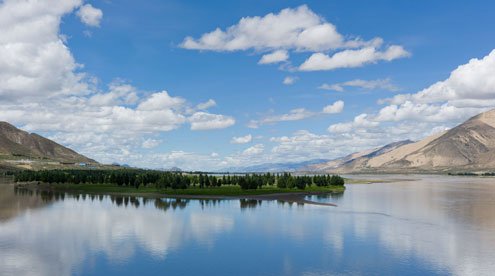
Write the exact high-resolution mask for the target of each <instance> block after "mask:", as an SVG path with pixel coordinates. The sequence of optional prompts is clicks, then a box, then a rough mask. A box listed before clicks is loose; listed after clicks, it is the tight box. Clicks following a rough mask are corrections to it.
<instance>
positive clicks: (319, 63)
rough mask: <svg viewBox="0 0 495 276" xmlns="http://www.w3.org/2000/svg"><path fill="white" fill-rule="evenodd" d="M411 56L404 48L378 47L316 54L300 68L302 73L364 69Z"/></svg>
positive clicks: (393, 46) (394, 46) (396, 46)
mask: <svg viewBox="0 0 495 276" xmlns="http://www.w3.org/2000/svg"><path fill="white" fill-rule="evenodd" d="M408 56H410V53H409V52H408V51H406V50H405V49H404V48H403V47H402V46H399V45H392V46H389V47H387V48H386V49H385V50H384V51H380V50H379V49H377V48H376V47H365V48H361V49H357V50H344V51H341V52H337V53H335V54H333V55H332V56H329V55H327V54H324V53H314V54H312V55H311V56H310V57H309V58H308V59H307V60H306V61H304V62H303V64H301V65H300V66H299V70H301V71H322V70H335V69H338V68H354V67H362V66H364V65H366V64H370V63H377V62H378V61H392V60H394V59H398V58H404V57H408Z"/></svg>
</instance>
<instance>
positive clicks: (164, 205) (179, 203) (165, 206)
mask: <svg viewBox="0 0 495 276" xmlns="http://www.w3.org/2000/svg"><path fill="white" fill-rule="evenodd" d="M187 204H189V200H188V199H180V198H175V199H170V198H164V199H160V198H157V199H155V207H156V208H157V209H161V210H163V211H167V210H169V209H172V210H175V209H177V208H179V209H184V208H186V206H187Z"/></svg>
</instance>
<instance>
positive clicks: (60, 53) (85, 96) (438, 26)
mask: <svg viewBox="0 0 495 276" xmlns="http://www.w3.org/2000/svg"><path fill="white" fill-rule="evenodd" d="M61 3H63V4H61ZM494 8H495V3H493V2H492V1H477V2H476V4H474V3H472V2H466V1H414V2H413V1H407V2H405V1H373V2H371V1H243V2H238V1H158V0H156V1H140V2H139V3H137V2H136V1H81V0H66V1H61V2H60V1H55V0H42V1H38V2H32V1H13V0H6V1H2V2H0V18H3V19H0V31H1V32H2V33H4V35H3V38H0V59H3V60H4V62H1V61H0V105H1V107H2V108H1V110H2V111H0V120H6V121H9V122H11V123H13V124H15V125H16V126H18V127H21V128H23V129H26V130H28V131H32V132H37V133H41V134H43V135H46V136H48V137H50V138H52V139H54V140H56V141H58V142H60V143H62V144H64V145H66V146H69V147H72V148H74V149H76V150H78V151H80V152H82V153H84V154H86V155H88V156H89V157H93V158H96V159H97V160H98V161H101V162H107V163H111V162H119V163H128V164H131V165H135V166H142V167H153V168H167V167H172V166H179V167H181V168H185V169H220V168H223V167H232V166H241V165H251V164H258V163H264V162H282V161H283V162H287V161H302V160H309V159H315V158H326V159H331V158H335V157H339V156H341V155H344V154H348V153H351V152H354V151H358V150H363V149H367V148H372V147H376V146H379V145H382V144H386V143H389V142H393V141H398V140H403V139H420V138H423V137H425V136H427V135H430V134H432V133H433V132H437V131H441V130H443V129H446V128H449V127H452V126H454V125H455V124H457V123H459V122H462V121H463V120H465V119H467V118H469V117H470V116H472V115H474V114H477V113H479V112H482V111H484V110H486V109H489V108H492V107H493V106H494V105H495V80H494V76H493V75H495V74H493V72H495V62H494V60H495V53H491V52H492V50H493V49H494V45H495V36H494V31H493V27H492V26H495V24H494V23H495V18H494V17H493V13H492V11H493V10H494ZM215 30H217V31H215ZM472 59H475V60H472ZM261 63H264V64H261ZM459 66H460V67H459ZM284 80H285V83H284ZM323 88H325V89H323ZM164 91H166V92H164ZM420 91H421V92H420ZM198 105H199V106H198ZM325 108H326V109H325Z"/></svg>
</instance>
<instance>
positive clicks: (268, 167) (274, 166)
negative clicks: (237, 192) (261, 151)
mask: <svg viewBox="0 0 495 276" xmlns="http://www.w3.org/2000/svg"><path fill="white" fill-rule="evenodd" d="M326 161H328V160H326V159H313V160H308V161H303V162H286V163H264V164H260V165H253V166H247V167H231V168H225V169H222V170H221V172H239V173H246V172H295V171H301V170H304V168H306V167H308V166H310V165H312V164H320V163H323V162H326Z"/></svg>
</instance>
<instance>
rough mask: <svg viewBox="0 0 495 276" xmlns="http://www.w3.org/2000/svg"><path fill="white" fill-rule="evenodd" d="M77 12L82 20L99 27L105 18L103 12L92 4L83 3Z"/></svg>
mask: <svg viewBox="0 0 495 276" xmlns="http://www.w3.org/2000/svg"><path fill="white" fill-rule="evenodd" d="M76 14H77V16H78V17H79V19H81V22H83V23H84V24H86V25H88V26H91V27H99V26H100V22H101V19H102V18H103V12H102V11H101V10H100V9H97V8H95V7H93V6H92V5H91V4H86V5H83V6H82V7H80V8H79V10H78V11H77V13H76Z"/></svg>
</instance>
